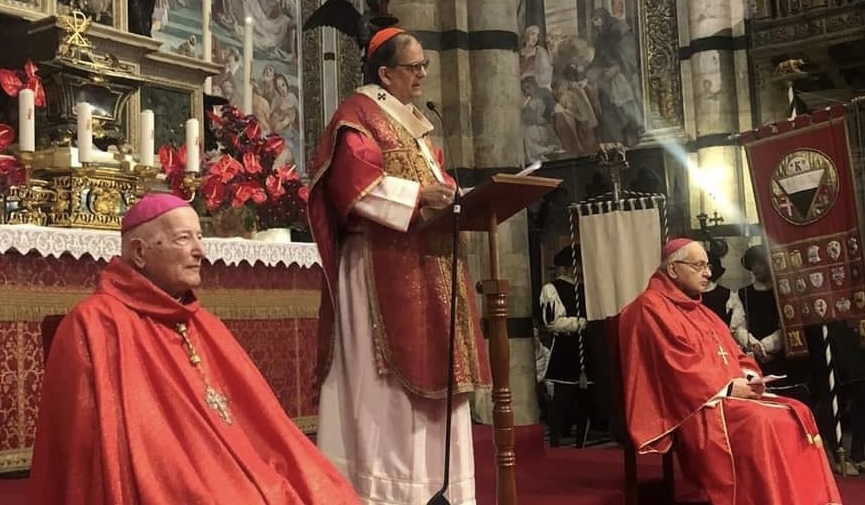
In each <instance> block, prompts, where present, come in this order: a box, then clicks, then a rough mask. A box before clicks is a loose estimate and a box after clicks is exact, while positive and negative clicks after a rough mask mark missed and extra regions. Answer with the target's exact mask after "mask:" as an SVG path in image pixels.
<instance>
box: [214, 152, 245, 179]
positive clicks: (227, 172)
mask: <svg viewBox="0 0 865 505" xmlns="http://www.w3.org/2000/svg"><path fill="white" fill-rule="evenodd" d="M242 171H243V165H241V164H240V162H239V161H237V160H236V159H234V158H233V157H231V156H228V155H223V156H221V157H220V158H219V160H217V162H216V163H214V164H213V165H211V166H210V170H209V171H208V174H213V175H214V176H216V177H218V178H219V180H220V181H221V182H222V183H223V184H227V183H229V182H231V180H232V179H234V178H235V177H236V176H237V175H238V174H239V173H241V172H242Z"/></svg>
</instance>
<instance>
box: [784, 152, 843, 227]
mask: <svg viewBox="0 0 865 505" xmlns="http://www.w3.org/2000/svg"><path fill="white" fill-rule="evenodd" d="M837 199H838V171H837V169H836V168H835V163H833V162H832V160H831V159H830V158H829V157H828V156H826V155H825V154H823V153H822V152H820V151H817V150H815V149H798V150H796V151H793V152H791V153H790V154H788V155H786V156H784V158H783V159H781V161H780V162H779V163H778V165H777V166H776V167H775V172H774V173H773V174H772V206H773V207H774V208H775V212H777V213H778V215H779V216H781V219H783V220H785V221H787V222H788V223H790V224H796V225H804V224H809V223H813V222H814V221H816V220H818V219H820V218H821V217H822V216H823V215H825V214H826V212H827V211H828V210H829V208H831V207H832V205H834V204H835V200H837Z"/></svg>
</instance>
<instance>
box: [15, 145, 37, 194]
mask: <svg viewBox="0 0 865 505" xmlns="http://www.w3.org/2000/svg"><path fill="white" fill-rule="evenodd" d="M34 158H35V154H34V153H33V151H21V152H19V153H18V161H20V162H21V168H23V169H24V186H28V187H29V186H30V177H31V176H32V175H33V160H34Z"/></svg>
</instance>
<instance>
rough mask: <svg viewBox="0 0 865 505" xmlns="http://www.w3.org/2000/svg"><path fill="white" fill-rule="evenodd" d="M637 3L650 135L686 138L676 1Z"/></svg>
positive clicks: (638, 1) (645, 113) (641, 62)
mask: <svg viewBox="0 0 865 505" xmlns="http://www.w3.org/2000/svg"><path fill="white" fill-rule="evenodd" d="M630 1H632V2H635V3H636V6H637V12H638V13H639V22H640V26H639V41H640V68H641V74H642V78H643V117H644V118H645V120H644V123H645V129H646V133H647V134H651V135H653V136H655V137H658V136H661V137H684V136H685V115H684V110H683V108H682V70H681V67H680V66H679V26H678V10H677V8H676V1H675V0H659V1H656V2H645V1H640V0H630Z"/></svg>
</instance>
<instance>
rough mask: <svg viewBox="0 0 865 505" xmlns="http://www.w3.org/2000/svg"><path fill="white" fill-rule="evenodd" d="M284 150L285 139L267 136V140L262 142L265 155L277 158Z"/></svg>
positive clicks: (277, 136)
mask: <svg viewBox="0 0 865 505" xmlns="http://www.w3.org/2000/svg"><path fill="white" fill-rule="evenodd" d="M284 149H285V139H284V138H282V137H280V136H279V135H268V137H267V140H265V142H264V152H265V153H267V154H272V155H274V156H279V155H280V154H282V151H283V150H284Z"/></svg>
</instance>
